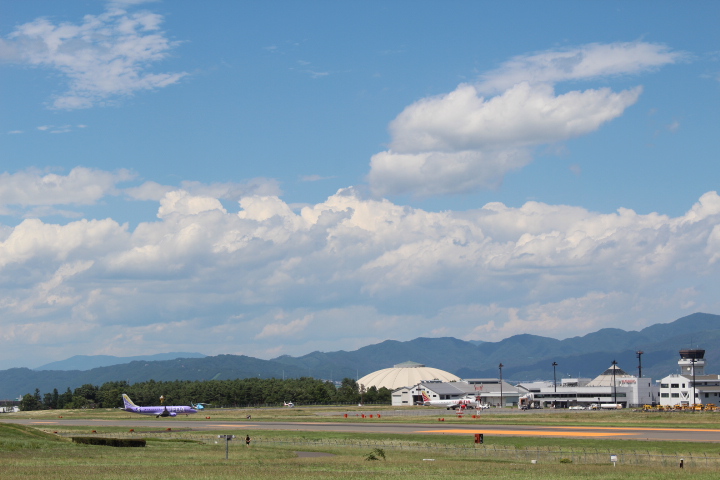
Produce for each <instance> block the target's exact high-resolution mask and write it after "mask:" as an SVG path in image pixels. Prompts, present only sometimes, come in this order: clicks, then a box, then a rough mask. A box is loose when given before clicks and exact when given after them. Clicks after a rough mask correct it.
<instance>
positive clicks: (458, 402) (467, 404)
mask: <svg viewBox="0 0 720 480" xmlns="http://www.w3.org/2000/svg"><path fill="white" fill-rule="evenodd" d="M422 398H423V405H425V406H426V407H445V408H447V409H448V410H450V409H453V410H455V409H457V408H460V409H465V408H484V407H483V406H481V405H480V398H479V397H473V396H471V395H466V396H465V397H463V398H453V399H449V400H431V399H430V397H429V396H428V394H427V392H424V391H423V392H422Z"/></svg>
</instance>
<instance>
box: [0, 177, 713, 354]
mask: <svg viewBox="0 0 720 480" xmlns="http://www.w3.org/2000/svg"><path fill="white" fill-rule="evenodd" d="M719 220H720V196H718V195H717V194H716V193H715V192H709V193H707V194H705V195H703V196H702V197H701V198H700V199H699V200H698V202H697V204H696V205H694V206H691V207H690V208H689V209H688V211H687V213H686V214H684V215H682V216H679V217H669V216H665V215H659V214H648V215H640V214H638V213H636V212H633V211H631V210H627V209H620V210H618V211H617V212H615V213H612V214H599V213H595V212H590V211H587V210H585V209H583V208H579V207H572V206H564V205H547V204H543V203H538V202H528V203H526V204H525V205H523V206H522V207H519V208H511V207H508V206H505V205H503V204H501V203H490V204H487V205H485V206H484V207H482V208H478V209H475V210H470V211H466V212H452V211H448V212H428V211H424V210H421V209H416V208H411V207H407V206H402V205H397V204H395V203H392V202H390V201H388V200H375V199H368V198H364V197H363V196H362V195H360V194H359V193H358V192H356V191H355V190H354V189H343V190H340V191H338V192H337V193H336V194H335V195H332V196H331V197H329V198H328V199H327V200H326V201H324V202H322V203H319V204H316V205H311V206H307V207H305V208H303V209H302V210H300V211H299V212H297V211H294V210H293V209H292V208H290V206H289V205H287V204H286V203H285V202H284V201H283V200H282V199H280V198H279V197H277V196H273V195H251V196H245V197H243V198H242V199H241V200H240V202H239V204H238V207H237V210H236V211H231V210H230V209H227V208H225V207H223V206H222V205H221V204H220V202H219V201H218V199H216V198H213V197H211V196H207V195H193V194H191V193H189V192H187V191H184V190H179V189H176V190H172V191H170V192H167V193H166V194H165V195H164V196H163V197H162V198H161V199H160V201H159V202H158V218H157V219H156V220H155V221H151V222H145V223H141V224H139V225H138V226H137V227H136V228H134V229H132V230H131V229H129V227H128V226H127V225H122V224H119V223H117V222H115V221H113V220H112V219H105V220H96V221H88V220H82V221H74V222H68V223H66V224H63V225H60V224H51V223H45V222H43V221H41V220H39V219H28V220H25V221H23V222H22V223H20V224H19V225H17V226H15V227H9V226H6V227H4V228H3V234H2V236H1V237H0V272H1V273H0V279H1V282H0V313H1V315H0V318H2V320H1V322H2V328H1V329H0V345H2V347H3V348H2V352H3V353H2V354H1V355H0V365H2V362H7V361H8V359H10V358H16V357H20V356H21V352H22V351H24V350H27V348H29V347H30V346H33V347H37V346H42V347H44V348H43V352H45V354H46V355H47V356H48V359H52V358H56V357H57V356H63V355H68V356H69V355H70V354H72V353H75V352H77V351H83V352H86V353H111V354H130V353H135V352H139V353H142V352H146V351H158V350H163V349H170V348H172V349H174V350H177V349H183V350H185V349H189V350H195V351H202V352H205V353H210V354H212V353H244V354H249V355H256V356H261V357H269V356H274V355H279V354H282V353H290V354H302V353H307V352H308V351H311V350H314V349H321V350H336V349H339V348H346V349H352V348H357V347H359V346H362V345H365V344H367V343H370V342H373V341H378V340H382V339H386V338H397V339H410V338H415V337H417V336H423V335H425V336H431V335H452V336H456V337H460V338H467V339H470V338H474V339H483V340H498V339H500V338H504V337H506V336H508V335H512V334H515V333H528V332H530V333H538V334H544V335H550V336H558V337H564V336H569V335H575V334H582V333H585V332H587V331H591V330H595V329H598V328H600V327H603V326H618V327H623V328H629V327H637V328H641V327H643V326H645V325H648V324H651V323H656V322H658V321H669V320H672V319H674V318H675V317H676V316H680V315H682V314H685V313H688V312H691V311H695V310H711V311H712V310H715V309H717V303H718V302H717V300H716V299H715V294H714V292H715V291H716V290H717V287H718V280H719V278H718V272H717V259H718V256H719V255H720V254H719V253H718V251H719V250H718V248H720V240H718V239H719V238H720V235H719V234H718V233H717V232H718V230H719V229H718V224H719V222H718V221H719ZM698 278H700V279H701V281H698ZM68 332H73V333H72V335H70V334H69V333H68ZM38 361H39V362H40V359H39V360H38Z"/></svg>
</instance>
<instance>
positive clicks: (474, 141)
mask: <svg viewBox="0 0 720 480" xmlns="http://www.w3.org/2000/svg"><path fill="white" fill-rule="evenodd" d="M680 57H681V54H679V53H676V52H671V51H669V50H668V49H667V48H666V47H664V46H661V45H655V44H648V43H643V42H635V43H617V44H611V45H595V44H593V45H587V46H584V47H579V48H576V49H567V50H562V51H550V52H542V53H538V54H535V55H530V56H524V57H516V58H514V59H512V60H511V61H509V62H507V63H506V64H504V65H503V66H502V67H501V68H500V69H498V70H497V71H494V72H489V73H488V74H485V75H483V76H482V78H481V79H480V81H478V82H476V83H465V84H461V85H459V86H458V87H457V88H456V89H455V90H454V91H453V92H450V93H447V94H443V95H438V96H435V97H430V98H425V99H421V100H419V101H417V102H415V103H414V104H412V105H410V106H408V107H407V108H405V110H403V112H402V113H400V115H398V117H397V118H395V120H393V121H392V122H391V124H390V133H391V137H392V141H391V142H390V145H389V149H388V150H386V151H384V152H380V153H378V154H376V155H374V156H373V157H372V159H371V161H370V172H369V174H368V181H369V183H370V187H371V190H372V192H373V193H374V194H375V195H376V196H386V195H392V194H406V193H409V194H413V195H416V196H431V195H443V194H457V193H464V192H470V191H475V190H478V189H482V188H492V187H494V186H496V185H498V184H499V183H500V182H501V181H502V179H503V177H504V176H505V175H506V174H507V173H509V172H512V171H514V170H518V169H520V168H522V167H524V166H525V165H527V164H528V163H529V162H530V161H531V160H532V148H533V147H535V146H537V145H542V144H550V143H556V142H560V141H564V140H567V139H570V138H574V137H578V136H581V135H585V134H588V133H590V132H593V131H595V130H597V129H598V128H600V126H602V125H603V124H604V123H606V122H608V121H610V120H612V119H614V118H617V117H618V116H620V115H622V114H623V112H624V111H625V110H626V109H627V108H628V107H629V106H631V105H633V104H634V103H635V102H636V101H637V99H638V97H639V96H640V94H641V92H642V87H635V88H631V89H628V90H623V91H620V92H613V91H612V90H611V89H610V88H600V89H587V90H573V91H569V92H567V93H564V94H559V95H558V94H556V92H555V89H554V85H555V84H556V83H557V82H560V81H567V80H580V79H585V80H588V79H593V78H595V77H600V76H609V75H618V74H630V73H638V72H641V71H644V70H648V69H651V68H657V67H659V66H661V65H665V64H667V63H672V62H674V61H677V60H678V59H679V58H680Z"/></svg>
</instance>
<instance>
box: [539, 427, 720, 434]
mask: <svg viewBox="0 0 720 480" xmlns="http://www.w3.org/2000/svg"><path fill="white" fill-rule="evenodd" d="M545 428H568V429H569V428H592V429H593V430H633V431H638V432H644V431H653V432H716V433H720V430H718V429H715V428H659V427H587V426H586V427H576V426H572V425H568V426H565V427H557V426H555V427H545Z"/></svg>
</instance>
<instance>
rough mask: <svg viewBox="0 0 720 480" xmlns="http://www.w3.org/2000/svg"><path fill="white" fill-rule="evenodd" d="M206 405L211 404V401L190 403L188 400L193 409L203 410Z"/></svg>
mask: <svg viewBox="0 0 720 480" xmlns="http://www.w3.org/2000/svg"><path fill="white" fill-rule="evenodd" d="M206 405H212V403H192V402H190V406H191V407H192V408H194V409H195V410H205V406H206Z"/></svg>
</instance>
